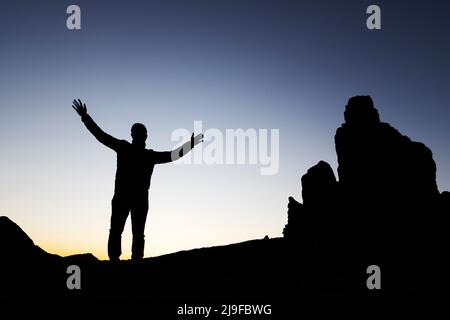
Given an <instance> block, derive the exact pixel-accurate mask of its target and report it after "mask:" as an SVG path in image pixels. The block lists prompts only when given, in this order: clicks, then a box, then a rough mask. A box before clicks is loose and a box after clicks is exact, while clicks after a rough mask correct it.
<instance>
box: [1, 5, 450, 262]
mask: <svg viewBox="0 0 450 320" xmlns="http://www.w3.org/2000/svg"><path fill="white" fill-rule="evenodd" d="M70 4H78V5H79V6H80V7H81V11H82V29H81V30H79V31H69V30H68V29H67V28H66V18H67V14H66V8H67V6H68V5H70ZM370 4H377V5H379V6H380V7H381V13H382V16H381V17H382V30H381V31H369V30H368V29H367V28H366V18H367V14H366V13H365V11H366V8H367V6H368V5H370ZM0 16H1V19H0V43H1V51H0V88H1V96H0V97H1V102H0V150H1V156H0V215H6V216H9V217H10V218H11V219H12V220H14V221H15V222H16V223H18V224H19V225H20V226H21V227H22V228H23V229H24V230H25V231H26V232H27V233H28V234H29V235H30V237H31V238H32V239H33V240H34V241H35V243H36V244H38V245H39V246H41V247H42V248H44V249H45V250H47V251H49V252H52V253H57V254H61V255H69V254H74V253H83V252H92V253H93V254H95V255H96V256H97V257H99V258H102V259H104V258H106V256H107V254H106V242H107V237H108V228H109V218H110V201H111V198H112V195H113V188H114V173H115V161H116V159H115V153H114V152H113V151H111V150H109V149H107V148H106V147H104V146H102V145H101V144H99V143H98V142H97V141H96V140H95V139H94V138H93V137H92V136H91V135H90V134H89V133H88V131H87V130H86V129H85V127H84V126H83V124H82V123H81V121H80V119H79V117H78V116H77V115H76V114H75V112H74V111H73V110H72V109H71V107H70V106H71V101H72V100H73V99H74V98H78V97H79V98H81V99H83V100H85V102H86V104H87V107H88V112H89V113H90V114H91V115H92V117H93V118H94V119H95V120H96V121H97V123H98V124H99V125H100V126H101V127H102V128H103V129H104V130H105V131H106V132H108V133H110V134H111V135H113V136H116V137H118V138H124V139H129V130H130V126H131V124H132V123H134V122H142V123H144V124H146V126H147V127H148V129H149V141H148V142H147V146H148V147H150V148H153V149H155V150H170V149H171V148H172V147H174V142H173V141H171V140H170V136H171V133H172V132H173V130H174V129H176V128H186V129H189V130H192V129H193V122H194V120H202V121H203V126H204V128H205V129H206V128H218V129H220V130H225V129H226V128H257V129H258V128H267V129H271V128H276V129H280V170H279V173H278V174H276V175H273V176H261V175H260V174H259V166H257V165H239V166H238V165H228V166H227V165H209V166H208V165H174V164H166V165H160V166H157V167H156V168H155V172H154V174H153V179H152V187H151V192H150V211H149V216H148V219H147V226H146V239H147V243H146V250H145V255H146V256H155V255H160V254H165V253H169V252H174V251H179V250H185V249H191V248H195V247H203V246H212V245H220V244H228V243H232V242H239V241H244V240H248V239H254V238H262V237H264V236H265V235H269V236H270V237H279V236H281V235H282V229H283V226H284V225H285V223H286V222H287V221H286V220H287V198H288V196H289V195H294V196H295V197H296V198H298V199H300V200H301V196H300V193H301V187H300V177H301V175H302V174H303V173H304V172H305V171H306V170H307V169H308V168H309V167H311V166H312V165H314V164H316V163H317V162H318V161H319V160H321V159H323V160H325V161H328V162H329V163H330V164H331V165H332V167H333V168H334V170H335V172H336V167H337V163H336V155H335V150H334V133H335V130H336V128H337V127H338V126H339V125H340V124H341V123H342V122H343V111H344V106H345V104H346V102H347V100H348V98H349V97H351V96H353V95H357V94H370V95H371V96H372V97H373V99H374V102H375V105H376V107H377V108H378V110H379V112H380V115H381V118H382V120H383V121H385V122H389V123H391V124H392V125H393V126H395V127H396V128H397V129H399V130H400V131H401V132H402V133H403V134H406V135H408V136H409V137H411V138H412V139H414V140H417V141H421V142H423V143H425V144H426V145H427V146H429V147H430V148H431V149H432V151H433V154H434V160H435V161H436V164H437V168H438V172H437V175H438V186H439V188H440V190H441V191H442V190H450V151H449V142H448V141H449V136H450V126H449V120H450V109H449V106H448V101H450V87H449V84H450V81H449V80H450V75H449V71H450V61H449V59H450V58H449V57H450V44H449V34H450V33H449V31H450V2H449V1H350V0H346V1H331V0H330V1H317V0H314V1H312V0H311V1H300V0H298V1H264V0H258V1H256V0H245V1H242V0H241V1H231V0H228V1H199V0H184V1H171V0H164V1H162V0H161V1H129V0H127V1H82V0H79V1H73V2H72V1H70V2H69V1H61V0H53V1H44V0H40V1H31V0H30V1H21V0H16V1H9V2H8V3H6V1H2V3H1V5H0ZM130 229H131V228H130V224H129V221H128V222H127V225H126V230H125V232H124V235H123V252H124V255H123V257H124V258H127V257H129V256H130V246H131V231H130Z"/></svg>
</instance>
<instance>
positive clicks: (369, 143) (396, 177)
mask: <svg viewBox="0 0 450 320" xmlns="http://www.w3.org/2000/svg"><path fill="white" fill-rule="evenodd" d="M344 117H345V123H344V124H343V125H342V126H341V127H340V128H338V129H337V131H336V135H335V143H336V153H337V158H338V164H339V166H338V175H339V182H340V183H341V184H342V186H343V188H345V190H346V193H347V195H348V196H349V197H351V201H352V202H354V203H358V206H359V205H360V204H361V203H365V204H366V205H367V204H370V207H371V208H373V209H374V210H383V212H388V211H392V210H395V211H397V213H396V216H402V215H408V216H409V217H410V218H412V215H411V211H410V210H411V208H414V209H417V208H418V207H424V208H426V207H427V206H428V204H429V203H430V201H433V200H434V199H435V198H436V197H437V195H438V194H439V192H438V189H437V185H436V164H435V162H434V160H433V157H432V153H431V151H430V149H428V148H427V147H426V146H425V145H424V144H422V143H419V142H413V141H411V140H410V139H409V138H408V137H406V136H403V135H401V134H400V133H399V132H398V131H397V130H396V129H394V128H393V127H391V126H390V125H389V124H387V123H384V122H381V121H380V119H379V115H378V111H377V109H375V107H374V105H373V102H372V99H371V98H370V97H369V96H356V97H352V98H351V99H350V100H349V101H348V104H347V106H346V109H345V113H344ZM355 200H356V201H355ZM386 209H388V211H386ZM379 214H382V212H379Z"/></svg>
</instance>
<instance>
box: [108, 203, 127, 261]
mask: <svg viewBox="0 0 450 320" xmlns="http://www.w3.org/2000/svg"><path fill="white" fill-rule="evenodd" d="M111 205H112V212H111V226H110V229H109V239H108V256H109V260H111V261H118V260H119V257H120V255H121V254H122V248H121V246H122V245H121V242H122V232H123V228H124V227H125V222H126V221H127V217H128V214H129V212H130V208H129V206H128V203H127V201H126V200H125V199H120V197H117V196H116V195H115V196H114V197H113V199H112V201H111Z"/></svg>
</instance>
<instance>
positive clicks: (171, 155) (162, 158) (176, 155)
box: [154, 133, 203, 163]
mask: <svg viewBox="0 0 450 320" xmlns="http://www.w3.org/2000/svg"><path fill="white" fill-rule="evenodd" d="M200 142H203V134H202V133H200V134H198V135H196V136H195V137H194V134H193V133H192V136H191V140H190V141H187V142H186V143H184V144H183V145H182V146H180V147H178V148H176V149H174V150H172V151H164V152H158V151H154V156H155V163H167V162H172V161H175V160H178V159H180V158H181V157H182V156H184V155H186V154H187V153H188V152H189V151H191V150H192V149H194V147H195V146H196V145H198V144H199V143H200Z"/></svg>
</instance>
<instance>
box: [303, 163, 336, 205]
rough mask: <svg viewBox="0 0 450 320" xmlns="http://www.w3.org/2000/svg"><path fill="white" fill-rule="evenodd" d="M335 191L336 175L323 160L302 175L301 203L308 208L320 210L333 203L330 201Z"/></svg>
mask: <svg viewBox="0 0 450 320" xmlns="http://www.w3.org/2000/svg"><path fill="white" fill-rule="evenodd" d="M335 192H336V177H335V176H334V172H333V169H331V166H330V165H329V164H328V163H326V162H325V161H319V163H317V164H316V165H315V166H313V167H311V168H309V169H308V171H307V172H306V174H304V175H303V177H302V197H303V204H304V205H305V207H306V208H307V209H308V210H309V209H310V210H312V211H321V210H325V209H328V208H330V205H331V206H332V205H335V204H334V203H332V202H333V200H334V199H333V198H334V195H335Z"/></svg>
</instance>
